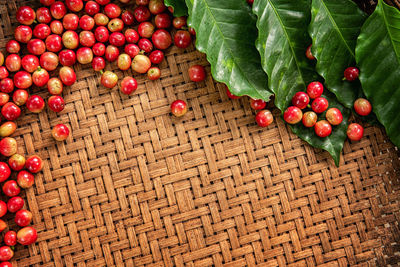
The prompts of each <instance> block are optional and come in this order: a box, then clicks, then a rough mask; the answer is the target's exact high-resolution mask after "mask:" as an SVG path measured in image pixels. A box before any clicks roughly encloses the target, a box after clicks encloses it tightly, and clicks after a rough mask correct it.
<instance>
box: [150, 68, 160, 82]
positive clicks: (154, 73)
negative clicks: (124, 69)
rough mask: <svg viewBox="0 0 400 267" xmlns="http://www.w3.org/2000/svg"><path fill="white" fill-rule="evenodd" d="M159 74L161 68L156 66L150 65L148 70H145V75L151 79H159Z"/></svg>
mask: <svg viewBox="0 0 400 267" xmlns="http://www.w3.org/2000/svg"><path fill="white" fill-rule="evenodd" d="M160 76H161V70H160V68H158V67H151V68H150V69H149V70H148V71H147V77H148V78H149V80H151V81H155V80H157V79H159V78H160Z"/></svg>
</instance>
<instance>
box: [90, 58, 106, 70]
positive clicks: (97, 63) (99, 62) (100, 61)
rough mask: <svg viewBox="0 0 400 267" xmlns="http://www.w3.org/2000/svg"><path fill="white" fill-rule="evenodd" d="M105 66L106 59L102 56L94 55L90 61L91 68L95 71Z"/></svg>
mask: <svg viewBox="0 0 400 267" xmlns="http://www.w3.org/2000/svg"><path fill="white" fill-rule="evenodd" d="M105 67H106V61H105V60H104V58H102V57H95V58H94V59H93V61H92V68H93V70H95V71H101V70H104V68H105Z"/></svg>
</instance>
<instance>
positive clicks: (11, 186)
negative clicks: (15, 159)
mask: <svg viewBox="0 0 400 267" xmlns="http://www.w3.org/2000/svg"><path fill="white" fill-rule="evenodd" d="M20 192H21V188H20V187H19V186H18V184H17V182H16V181H14V180H8V181H6V182H5V183H4V184H3V193H4V194H5V195H6V196H8V197H15V196H18V194H19V193H20Z"/></svg>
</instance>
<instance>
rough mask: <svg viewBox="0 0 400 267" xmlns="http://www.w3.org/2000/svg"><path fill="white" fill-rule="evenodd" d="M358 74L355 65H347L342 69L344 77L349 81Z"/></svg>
mask: <svg viewBox="0 0 400 267" xmlns="http://www.w3.org/2000/svg"><path fill="white" fill-rule="evenodd" d="M359 74H360V71H359V70H358V69H357V68H356V67H348V68H347V69H345V71H344V78H345V79H346V80H348V81H349V82H352V81H354V80H356V79H358V75H359Z"/></svg>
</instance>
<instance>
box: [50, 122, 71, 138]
mask: <svg viewBox="0 0 400 267" xmlns="http://www.w3.org/2000/svg"><path fill="white" fill-rule="evenodd" d="M51 135H52V136H53V138H54V139H55V140H56V141H64V140H66V139H67V138H68V136H69V129H68V127H67V125H65V124H57V125H56V126H54V128H53V130H52V131H51Z"/></svg>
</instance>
